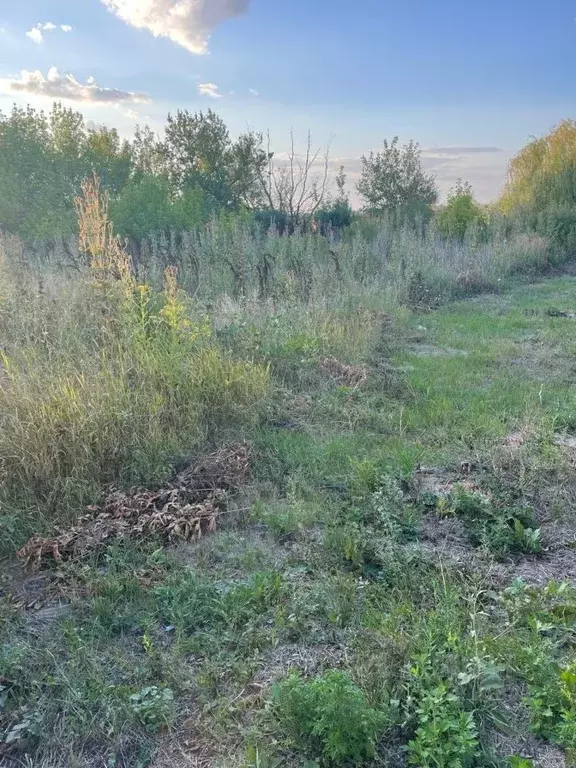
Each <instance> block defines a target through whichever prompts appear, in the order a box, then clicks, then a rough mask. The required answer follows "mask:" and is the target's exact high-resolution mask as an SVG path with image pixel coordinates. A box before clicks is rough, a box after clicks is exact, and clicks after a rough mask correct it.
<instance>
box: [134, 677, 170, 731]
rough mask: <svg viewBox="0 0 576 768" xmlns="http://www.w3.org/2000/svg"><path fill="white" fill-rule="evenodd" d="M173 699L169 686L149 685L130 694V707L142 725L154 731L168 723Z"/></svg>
mask: <svg viewBox="0 0 576 768" xmlns="http://www.w3.org/2000/svg"><path fill="white" fill-rule="evenodd" d="M173 701H174V692H173V691H172V690H170V688H159V687H158V686H157V685H151V686H148V687H146V688H142V689H141V690H140V691H138V692H137V693H133V694H132V695H131V696H130V707H131V708H132V710H133V712H134V714H135V715H136V717H137V718H138V720H139V721H140V722H141V723H142V725H144V727H145V728H147V729H148V730H150V731H153V732H155V731H159V730H160V729H161V728H164V727H165V726H167V725H168V724H169V722H170V719H171V714H172V703H173Z"/></svg>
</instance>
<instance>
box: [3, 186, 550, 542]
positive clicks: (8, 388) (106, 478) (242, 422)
mask: <svg viewBox="0 0 576 768" xmlns="http://www.w3.org/2000/svg"><path fill="white" fill-rule="evenodd" d="M77 211H78V215H79V231H80V237H79V239H78V241H77V242H69V243H64V242H62V241H60V242H56V241H54V242H52V243H42V244H41V243H38V244H36V245H34V246H33V247H32V248H24V247H23V246H22V244H21V243H20V242H19V241H18V240H17V239H15V238H13V237H9V236H0V333H1V339H2V349H1V356H0V480H1V481H2V482H1V487H0V505H1V512H2V514H1V515H0V529H1V532H2V533H3V534H4V535H3V541H4V543H5V544H8V546H12V545H13V544H16V543H20V542H21V540H22V539H23V538H24V537H25V536H26V535H28V534H29V533H31V532H32V531H33V530H36V529H46V528H47V527H50V526H51V525H52V524H53V523H54V522H59V523H60V522H64V521H66V520H68V519H70V518H73V517H76V516H77V515H78V513H80V512H81V511H82V510H83V508H84V507H85V506H86V505H87V504H89V503H93V502H94V501H95V500H96V499H97V498H98V496H99V495H100V494H101V493H102V492H103V490H104V489H105V488H106V486H107V485H109V484H122V485H130V484H144V483H146V484H154V483H156V482H158V481H159V480H160V479H161V478H162V476H163V475H165V474H166V473H167V472H168V470H169V468H170V466H171V465H172V463H173V462H174V461H175V460H176V459H178V458H180V457H181V456H182V455H183V454H188V453H190V452H191V451H193V450H195V449H199V448H200V446H202V445H203V444H204V443H205V442H206V441H212V442H214V441H216V442H217V441H218V440H222V439H223V437H224V436H225V435H226V434H227V433H228V432H232V431H235V430H238V429H243V428H245V426H246V424H249V423H252V422H253V421H254V419H257V418H258V413H259V409H258V407H257V406H258V404H259V403H261V402H263V401H265V400H266V397H267V395H268V393H269V392H270V386H271V383H270V375H271V371H272V372H273V373H274V375H275V377H276V379H277V380H279V381H280V382H282V381H288V379H290V381H289V382H288V383H290V384H291V385H292V384H293V383H294V381H295V380H296V379H297V377H298V376H299V375H301V374H302V375H306V372H307V371H309V370H310V369H311V368H312V367H313V366H314V365H316V364H317V363H318V361H319V360H321V359H322V358H323V356H327V355H336V356H337V357H339V358H341V359H342V360H343V361H345V362H348V363H354V362H357V361H358V362H361V361H363V360H364V359H365V358H366V353H367V350H368V349H370V348H374V347H375V345H376V342H378V336H379V334H382V310H388V309H390V308H393V307H397V306H398V305H401V304H407V305H408V306H410V307H412V308H417V309H429V308H431V307H433V306H436V305H438V304H440V303H441V302H443V301H446V300H448V299H450V298H452V297H456V296H463V295H469V294H474V293H477V292H479V291H482V290H487V289H488V290H489V289H494V288H497V287H498V286H500V285H502V284H503V283H504V282H505V281H506V280H509V279H515V276H516V275H518V274H535V273H537V272H539V271H542V270H543V269H545V268H546V267H547V266H548V265H549V264H550V262H551V260H552V258H553V254H552V253H551V249H550V247H549V244H548V242H547V241H546V240H545V239H544V238H543V237H539V236H535V235H526V234H522V233H521V232H516V231H514V228H513V227H510V226H508V225H506V226H504V225H503V224H502V223H501V222H495V223H494V224H493V226H492V229H491V231H490V233H489V236H488V237H486V236H485V233H482V236H480V233H474V232H473V231H472V232H470V233H469V234H468V236H467V239H466V241H465V242H458V243H457V242H446V241H445V240H443V239H442V238H440V237H439V235H438V233H437V232H436V230H435V228H434V225H433V224H432V225H430V226H428V227H426V228H421V229H419V230H418V229H416V228H409V227H397V226H395V225H394V223H393V222H390V221H386V220H380V221H370V220H368V221H362V220H359V221H357V222H356V223H355V224H354V226H353V227H352V228H350V230H349V231H347V232H346V233H344V234H343V235H340V236H338V237H336V236H328V237H324V236H320V235H316V234H306V233H295V234H292V235H287V236H280V235H279V234H278V233H277V232H276V231H273V230H272V231H268V232H264V231H262V230H260V229H258V228H256V227H255V226H254V224H253V223H252V222H251V221H247V220H244V219H241V218H239V219H237V220H235V221H213V222H211V223H210V224H209V225H208V226H206V227H204V228H202V229H200V230H197V231H194V232H188V233H181V234H172V235H170V236H166V237H163V238H158V239H154V240H150V241H149V242H145V243H142V244H140V245H139V247H138V248H135V247H134V246H132V247H131V249H130V251H129V250H127V248H126V246H125V245H124V244H123V243H122V242H120V240H119V239H118V238H117V237H116V236H115V235H114V231H113V228H112V224H111V222H110V220H109V218H108V209H107V201H106V199H105V197H103V195H102V194H101V192H100V190H99V188H98V184H97V180H91V181H90V182H88V183H86V184H85V185H84V187H83V194H82V196H81V198H79V200H78V201H77ZM295 372H296V374H295ZM295 375H296V379H294V376H295Z"/></svg>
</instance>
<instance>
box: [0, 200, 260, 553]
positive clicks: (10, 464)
mask: <svg viewBox="0 0 576 768" xmlns="http://www.w3.org/2000/svg"><path fill="white" fill-rule="evenodd" d="M98 196H99V191H98V189H97V187H95V186H94V185H91V186H89V187H86V188H85V191H84V198H83V200H82V201H79V210H80V225H81V226H80V229H81V233H82V235H81V239H80V242H81V243H83V250H84V253H85V254H86V262H87V264H88V266H87V267H86V269H85V270H84V271H83V272H81V274H80V275H79V276H77V277H76V278H75V279H73V280H72V279H69V280H67V281H66V282H65V283H64V284H59V283H58V282H56V281H55V279H54V277H53V276H52V277H44V276H43V275H39V274H38V273H36V272H34V271H32V270H30V269H28V268H26V266H25V265H23V264H22V263H20V264H17V265H14V264H13V265H8V264H7V261H6V254H5V253H3V254H1V255H0V256H1V258H2V263H1V265H0V329H1V333H2V339H3V350H2V353H1V357H0V366H1V367H0V473H1V478H2V485H1V491H0V504H1V511H2V513H3V514H2V516H1V517H0V525H1V526H2V528H3V529H4V530H3V531H2V532H3V534H4V536H3V539H4V542H5V543H9V544H10V545H11V544H13V543H17V542H19V541H20V540H21V539H22V538H23V537H24V536H26V535H27V534H29V533H30V532H31V531H32V530H33V529H36V528H38V527H40V528H42V527H46V526H47V525H48V524H49V523H50V522H53V521H59V522H62V521H65V520H66V519H69V518H72V517H76V516H77V515H78V514H79V513H80V512H81V511H82V510H83V508H84V506H85V505H86V504H88V503H91V502H94V501H95V500H97V498H98V496H99V494H100V493H101V492H102V490H103V488H104V487H105V486H106V485H107V484H109V483H121V484H125V485H129V484H133V483H135V484H138V483H147V484H153V483H155V482H157V481H159V480H160V479H161V477H162V476H163V475H165V474H166V472H167V471H168V469H169V467H170V464H171V463H172V462H173V461H174V460H175V459H176V458H179V457H180V456H182V454H187V453H189V452H190V451H192V450H194V449H195V448H197V447H198V446H199V445H200V444H201V443H202V442H204V441H205V440H207V439H213V438H214V433H215V432H216V431H217V430H226V429H231V428H233V426H234V425H235V424H237V423H241V422H246V421H247V420H250V419H251V418H252V415H253V413H254V407H255V406H256V405H257V404H258V402H259V401H260V400H261V399H262V398H263V397H264V396H265V395H266V393H267V390H268V386H269V372H268V369H267V367H266V366H265V365H260V364H257V363H252V362H250V361H249V360H248V361H246V360H236V359H233V357H232V356H231V355H230V354H229V353H227V352H226V351H225V350H224V349H223V348H222V347H221V346H220V345H219V344H218V343H217V342H216V340H215V338H214V336H213V333H212V327H211V325H210V322H209V321H208V319H207V318H206V317H205V316H204V315H203V313H202V312H200V310H199V308H198V307H197V306H196V304H195V303H194V302H193V301H192V300H190V299H189V298H188V297H187V296H186V294H184V293H183V292H182V291H181V290H180V288H179V287H178V284H177V271H176V269H175V268H171V269H167V270H166V274H165V278H164V285H163V287H162V289H160V290H154V289H152V288H151V287H150V286H149V285H147V284H145V283H140V282H138V281H137V279H136V276H135V274H134V273H133V271H132V269H131V266H130V260H129V258H128V256H127V254H126V253H125V251H124V250H123V248H122V246H121V244H120V243H119V241H118V240H117V239H116V238H115V237H114V235H113V233H112V231H111V229H110V226H109V222H108V221H107V218H106V206H105V203H103V204H101V205H100V202H99V200H98ZM82 206H85V207H82ZM86 212H88V213H89V215H90V217H91V218H90V221H86V220H85V218H83V216H84V214H85V213H86ZM98 217H99V218H100V221H99V222H98ZM103 231H105V232H106V233H107V234H106V237H105V238H103V239H102V238H101V233H102V232H103Z"/></svg>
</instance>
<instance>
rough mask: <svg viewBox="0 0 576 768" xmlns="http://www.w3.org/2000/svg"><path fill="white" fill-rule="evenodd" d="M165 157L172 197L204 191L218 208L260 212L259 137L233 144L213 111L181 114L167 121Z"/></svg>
mask: <svg viewBox="0 0 576 768" xmlns="http://www.w3.org/2000/svg"><path fill="white" fill-rule="evenodd" d="M163 155H164V159H165V162H166V167H167V171H168V176H169V179H170V183H171V185H172V190H173V193H174V194H182V193H184V192H186V191H187V190H189V189H194V188H200V189H201V190H202V191H203V192H204V194H205V195H206V196H207V197H208V198H211V199H212V200H213V201H214V203H215V204H216V205H217V206H218V207H220V208H223V209H230V208H236V207H238V206H239V205H241V204H244V205H247V206H249V207H251V208H253V207H257V205H258V202H259V200H260V199H261V195H262V192H261V186H260V183H259V179H260V175H261V173H262V169H263V168H264V166H265V164H266V162H267V155H266V152H265V151H264V149H263V146H262V136H260V135H259V134H256V133H252V132H250V133H246V134H242V135H240V136H239V137H238V139H237V140H236V141H235V142H233V141H232V140H231V138H230V134H229V132H228V128H227V127H226V124H225V123H224V121H223V120H222V118H221V117H220V116H219V115H217V114H216V112H214V111H213V110H211V109H209V110H208V111H207V112H205V113H204V112H198V113H196V114H191V113H190V112H188V111H187V110H184V111H182V110H178V112H176V114H175V115H168V122H167V125H166V137H165V140H164V143H163Z"/></svg>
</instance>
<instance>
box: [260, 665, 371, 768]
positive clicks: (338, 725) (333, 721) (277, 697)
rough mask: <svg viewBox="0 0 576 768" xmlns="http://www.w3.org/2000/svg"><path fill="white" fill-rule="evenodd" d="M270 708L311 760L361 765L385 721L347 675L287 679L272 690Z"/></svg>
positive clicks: (294, 676) (292, 676) (329, 673)
mask: <svg viewBox="0 0 576 768" xmlns="http://www.w3.org/2000/svg"><path fill="white" fill-rule="evenodd" d="M274 709H275V712H276V716H277V718H278V720H279V722H280V725H281V726H282V728H283V729H284V731H285V732H286V734H287V735H288V736H289V737H290V739H291V740H292V741H293V742H294V743H295V744H297V745H299V746H300V747H302V748H303V749H304V750H305V752H306V753H307V754H308V755H309V756H310V757H312V758H322V760H323V761H325V762H326V763H328V764H330V765H345V764H348V763H352V764H355V765H359V764H361V763H364V762H365V761H366V760H368V759H370V758H372V757H373V756H374V750H375V744H376V740H377V737H378V735H379V732H380V730H381V729H382V726H383V717H382V715H381V714H380V713H379V712H377V711H376V710H374V709H371V708H370V707H368V705H367V704H366V700H365V698H364V694H363V693H362V691H361V690H360V689H359V688H358V687H357V686H356V685H355V683H354V682H353V681H352V679H351V678H350V677H349V675H348V674H347V673H346V672H340V671H335V670H332V671H330V672H326V673H325V674H324V675H322V676H321V677H318V678H315V679H312V680H304V679H303V678H301V677H300V676H299V675H297V674H293V675H291V676H290V677H289V678H288V679H287V680H285V681H283V682H281V683H279V684H277V685H276V686H275V688H274Z"/></svg>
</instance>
